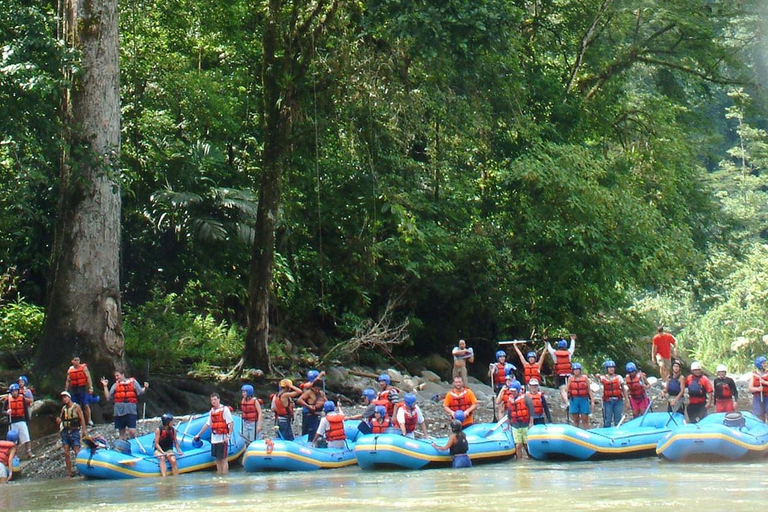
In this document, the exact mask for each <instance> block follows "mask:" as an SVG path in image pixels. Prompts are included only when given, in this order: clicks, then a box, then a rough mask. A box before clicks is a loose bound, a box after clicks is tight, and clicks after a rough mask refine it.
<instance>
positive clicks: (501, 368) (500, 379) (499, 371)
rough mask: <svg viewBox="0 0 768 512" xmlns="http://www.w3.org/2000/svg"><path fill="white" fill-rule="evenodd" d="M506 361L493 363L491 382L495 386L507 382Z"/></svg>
mask: <svg viewBox="0 0 768 512" xmlns="http://www.w3.org/2000/svg"><path fill="white" fill-rule="evenodd" d="M506 367H507V363H496V364H494V365H493V383H494V385H496V386H503V385H504V383H505V382H507V372H506Z"/></svg>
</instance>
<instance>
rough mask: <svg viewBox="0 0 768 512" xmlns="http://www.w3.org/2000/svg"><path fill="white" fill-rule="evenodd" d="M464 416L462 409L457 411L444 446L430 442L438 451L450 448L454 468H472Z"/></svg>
mask: <svg viewBox="0 0 768 512" xmlns="http://www.w3.org/2000/svg"><path fill="white" fill-rule="evenodd" d="M457 378H458V377H457ZM462 416H463V413H462V412H461V411H456V419H455V420H453V421H451V435H450V436H448V442H447V443H445V445H444V446H438V445H437V444H436V443H434V442H432V443H430V444H431V445H432V447H433V448H434V449H435V450H437V451H443V450H449V452H450V454H451V457H452V458H453V467H454V468H471V467H472V461H471V460H470V458H469V455H467V452H468V451H469V442H468V441H467V435H466V434H465V433H464V432H463V431H462V426H461V420H462V419H464V418H462Z"/></svg>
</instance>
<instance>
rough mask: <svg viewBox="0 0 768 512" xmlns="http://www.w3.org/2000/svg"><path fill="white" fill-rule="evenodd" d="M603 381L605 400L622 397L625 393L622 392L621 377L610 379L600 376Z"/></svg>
mask: <svg viewBox="0 0 768 512" xmlns="http://www.w3.org/2000/svg"><path fill="white" fill-rule="evenodd" d="M600 380H602V381H603V402H607V401H608V400H610V399H611V398H622V397H623V396H624V394H623V393H622V392H621V381H620V380H619V378H618V377H617V378H615V379H611V380H608V379H606V378H605V377H600Z"/></svg>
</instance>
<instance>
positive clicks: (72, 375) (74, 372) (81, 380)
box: [67, 363, 88, 388]
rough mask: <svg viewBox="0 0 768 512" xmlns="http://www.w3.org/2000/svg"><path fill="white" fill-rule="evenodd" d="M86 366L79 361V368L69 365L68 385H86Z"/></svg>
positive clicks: (80, 386) (78, 386)
mask: <svg viewBox="0 0 768 512" xmlns="http://www.w3.org/2000/svg"><path fill="white" fill-rule="evenodd" d="M87 368H88V367H87V366H86V365H85V363H81V364H80V367H79V368H75V367H74V366H70V367H69V370H67V375H69V385H70V386H71V387H73V388H82V387H85V386H87V385H88V377H87V376H86V375H85V370H86V369H87Z"/></svg>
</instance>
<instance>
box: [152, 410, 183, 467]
mask: <svg viewBox="0 0 768 512" xmlns="http://www.w3.org/2000/svg"><path fill="white" fill-rule="evenodd" d="M154 446H155V452H154V454H155V457H157V458H158V463H159V464H160V476H166V475H167V474H168V468H167V467H166V463H167V464H170V465H171V474H173V475H174V476H178V474H179V465H178V463H177V462H176V455H178V456H179V457H181V456H182V455H184V453H183V452H182V451H181V445H180V444H179V439H178V437H177V436H176V429H175V428H174V426H173V414H171V413H169V412H166V413H165V414H163V415H162V416H160V426H159V427H157V428H156V429H155V445H154ZM174 447H175V448H176V453H174V452H173V448H174Z"/></svg>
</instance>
